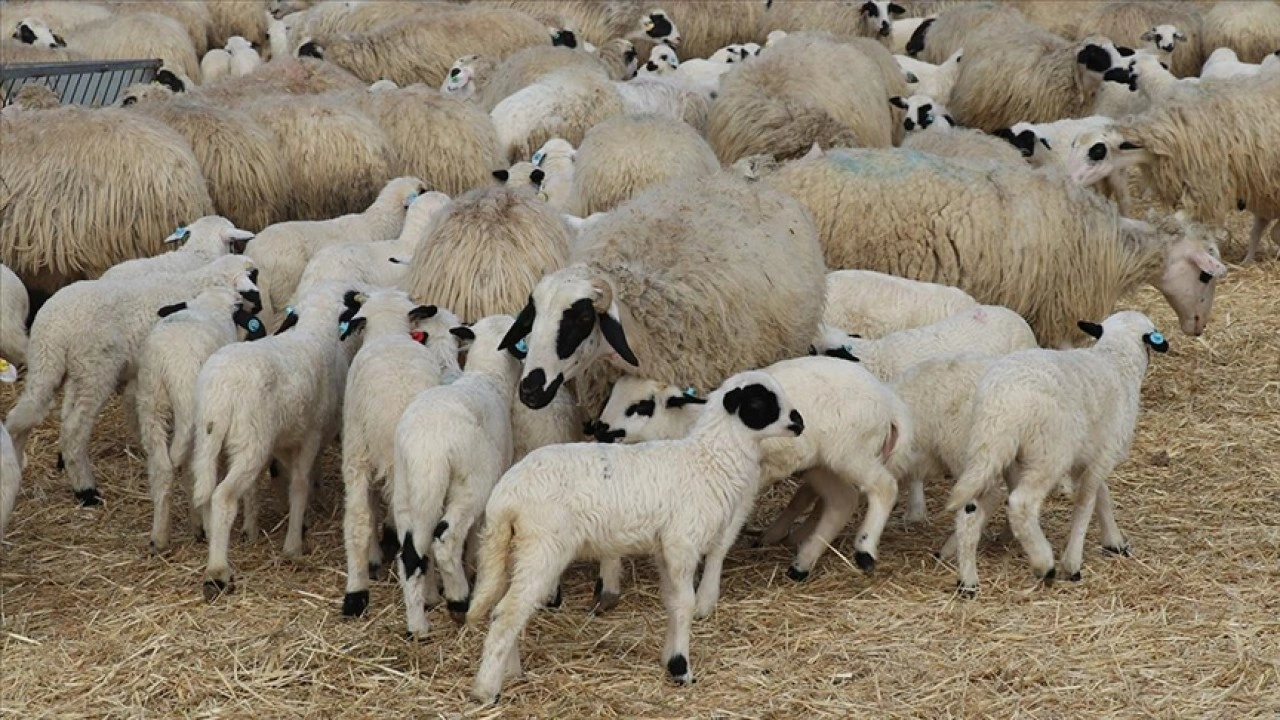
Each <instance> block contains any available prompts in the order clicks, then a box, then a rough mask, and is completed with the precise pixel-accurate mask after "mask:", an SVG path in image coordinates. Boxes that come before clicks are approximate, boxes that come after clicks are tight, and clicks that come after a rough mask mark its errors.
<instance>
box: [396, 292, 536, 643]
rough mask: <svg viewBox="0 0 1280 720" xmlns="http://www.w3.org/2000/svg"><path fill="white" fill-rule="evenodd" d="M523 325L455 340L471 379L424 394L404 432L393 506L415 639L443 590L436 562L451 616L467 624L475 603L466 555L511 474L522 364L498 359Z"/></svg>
mask: <svg viewBox="0 0 1280 720" xmlns="http://www.w3.org/2000/svg"><path fill="white" fill-rule="evenodd" d="M514 321H515V319H514V318H512V317H511V316H510V315H490V316H489V317H486V318H484V319H482V320H480V321H479V322H477V323H475V324H474V325H472V326H471V327H470V328H455V329H453V330H452V331H451V332H453V333H454V334H455V335H457V336H458V337H460V338H462V339H463V340H464V341H472V342H471V343H470V345H469V348H468V350H467V364H466V369H465V371H464V372H463V373H462V374H461V375H460V376H458V378H457V379H456V380H454V381H453V382H450V383H449V384H447V385H439V386H437V387H433V388H430V389H428V390H425V391H423V392H422V393H421V394H419V395H418V396H417V398H416V399H414V400H413V402H412V403H410V404H409V406H408V407H407V408H406V409H405V411H404V414H403V415H402V416H401V417H400V422H399V423H398V424H397V425H396V430H395V473H394V475H393V481H392V484H393V486H392V491H391V504H392V507H393V509H394V511H395V518H396V528H397V529H398V530H399V531H400V533H401V535H400V537H401V542H400V558H399V563H398V570H399V574H400V578H401V582H400V585H401V587H402V588H403V590H404V602H405V612H406V621H407V624H408V630H409V632H410V633H411V634H413V635H414V636H416V637H418V638H425V637H426V633H427V613H426V601H427V599H428V598H429V597H431V596H433V595H434V594H435V593H434V589H428V587H427V583H429V582H434V579H433V577H432V575H433V574H428V573H427V566H428V565H429V564H430V563H431V561H432V560H434V561H435V562H436V565H437V569H438V571H439V575H440V579H441V580H442V581H443V584H444V597H445V601H446V603H447V607H448V609H449V612H450V614H452V615H453V616H454V618H455V619H456V620H458V621H459V622H462V621H463V620H464V619H465V617H466V612H467V608H468V600H469V597H470V592H469V586H468V583H467V576H466V574H465V573H464V571H463V567H462V551H463V548H464V545H465V543H466V541H467V536H468V534H469V533H470V532H471V530H472V526H473V525H474V524H475V523H476V521H477V520H478V519H479V518H480V516H481V514H482V513H483V512H484V509H485V503H487V502H488V501H489V494H490V493H491V492H493V487H494V485H496V484H497V483H498V480H499V478H501V477H502V474H503V473H504V472H506V470H507V468H508V467H509V466H510V465H511V452H512V441H511V403H512V400H513V399H514V396H515V389H516V381H517V380H518V379H519V378H520V358H519V357H518V353H517V352H516V351H515V350H512V349H505V350H502V349H498V343H499V341H500V340H501V339H502V337H503V335H505V334H506V333H507V331H508V330H510V329H511V324H512V323H513V322H514Z"/></svg>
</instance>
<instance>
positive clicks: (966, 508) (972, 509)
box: [964, 503, 978, 514]
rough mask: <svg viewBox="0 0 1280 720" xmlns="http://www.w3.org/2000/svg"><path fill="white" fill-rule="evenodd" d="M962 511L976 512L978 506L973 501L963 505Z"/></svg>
mask: <svg viewBox="0 0 1280 720" xmlns="http://www.w3.org/2000/svg"><path fill="white" fill-rule="evenodd" d="M964 511H965V512H967V513H970V514H972V513H976V512H978V506H977V504H975V503H968V504H966V505H965V506H964Z"/></svg>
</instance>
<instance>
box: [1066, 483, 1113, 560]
mask: <svg viewBox="0 0 1280 720" xmlns="http://www.w3.org/2000/svg"><path fill="white" fill-rule="evenodd" d="M1108 472H1109V470H1108ZM1105 477H1106V474H1105V473H1101V472H1099V470H1098V468H1096V467H1093V468H1089V469H1088V470H1086V471H1085V472H1084V473H1083V474H1082V476H1081V477H1080V478H1078V479H1077V480H1076V496H1075V504H1074V507H1072V509H1071V532H1070V533H1069V534H1068V535H1067V546H1066V547H1065V548H1064V549H1063V550H1062V574H1063V575H1064V576H1066V578H1067V579H1068V580H1071V581H1072V582H1078V581H1079V580H1080V567H1081V566H1082V565H1083V564H1084V536H1085V533H1086V532H1088V530H1089V519H1090V518H1091V517H1093V510H1094V507H1095V506H1096V504H1097V500H1098V488H1099V487H1101V485H1102V482H1103V479H1104V478H1105Z"/></svg>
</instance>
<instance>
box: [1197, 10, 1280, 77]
mask: <svg viewBox="0 0 1280 720" xmlns="http://www.w3.org/2000/svg"><path fill="white" fill-rule="evenodd" d="M1200 37H1201V47H1203V48H1204V51H1205V52H1206V53H1207V52H1209V51H1210V50H1212V49H1216V48H1222V47H1227V48H1231V49H1232V50H1234V51H1235V52H1236V53H1238V54H1239V56H1240V60H1241V61H1242V62H1247V63H1260V62H1262V60H1263V58H1265V57H1266V56H1267V55H1270V54H1271V53H1273V52H1275V51H1276V49H1277V48H1276V38H1280V4H1277V3H1274V2H1239V1H1237V2H1219V3H1216V4H1214V6H1213V7H1212V8H1210V9H1209V11H1208V12H1206V13H1205V14H1204V29H1203V34H1202V35H1201V36H1200Z"/></svg>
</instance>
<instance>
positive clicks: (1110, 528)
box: [1093, 481, 1129, 557]
mask: <svg viewBox="0 0 1280 720" xmlns="http://www.w3.org/2000/svg"><path fill="white" fill-rule="evenodd" d="M1093 512H1094V513H1095V515H1096V516H1097V520H1098V527H1099V528H1100V529H1101V530H1102V549H1103V550H1106V551H1107V552H1109V553H1111V554H1112V555H1123V556H1125V557H1128V556H1129V541H1128V540H1127V539H1126V538H1125V536H1124V533H1122V532H1120V527H1119V526H1118V525H1116V509H1115V506H1114V505H1112V504H1111V489H1110V488H1109V487H1107V483H1106V481H1103V482H1102V483H1100V484H1099V485H1098V500H1097V505H1095V506H1094V509H1093Z"/></svg>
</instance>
